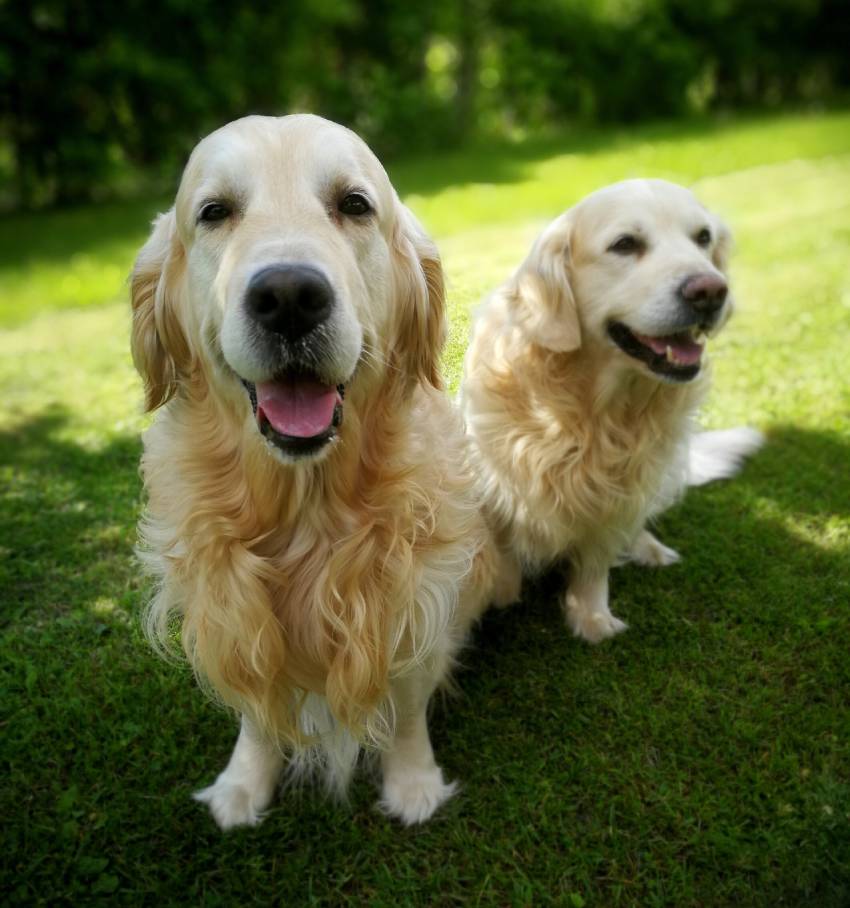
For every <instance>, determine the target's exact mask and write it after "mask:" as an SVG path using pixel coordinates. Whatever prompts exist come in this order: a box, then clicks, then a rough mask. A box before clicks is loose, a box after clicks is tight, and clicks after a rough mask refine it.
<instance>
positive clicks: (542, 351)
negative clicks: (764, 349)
mask: <svg viewBox="0 0 850 908" xmlns="http://www.w3.org/2000/svg"><path fill="white" fill-rule="evenodd" d="M729 244H730V235H729V231H728V230H727V229H726V227H725V226H724V225H723V224H722V223H721V222H720V220H719V219H718V218H717V217H715V216H714V215H712V214H710V213H709V212H708V211H706V209H705V208H704V207H703V206H702V205H701V204H700V203H699V202H698V201H697V200H696V199H695V198H694V196H693V195H692V194H691V193H690V192H689V191H688V190H686V189H684V188H682V187H680V186H676V185H673V184H671V183H667V182H664V181H661V180H630V181H626V182H623V183H618V184H616V185H613V186H610V187H607V188H605V189H602V190H600V191H598V192H595V193H594V194H592V195H591V196H589V197H588V198H586V199H585V200H583V201H582V202H580V203H579V204H578V205H576V206H575V207H574V208H572V209H570V210H569V211H567V212H566V213H565V214H563V215H561V216H560V217H559V218H557V219H556V220H555V221H554V222H553V223H552V224H551V225H550V226H549V227H548V228H547V229H546V230H545V231H544V232H543V234H542V235H541V236H540V237H539V238H538V240H537V241H536V242H535V244H534V246H533V248H532V250H531V252H530V254H529V255H528V257H527V259H526V260H525V261H524V262H523V264H522V265H521V266H520V268H519V269H518V270H517V272H516V273H515V274H514V276H513V277H512V278H511V279H510V280H508V281H507V282H506V283H505V284H504V285H503V286H502V287H500V288H499V289H498V290H497V291H496V292H495V293H494V294H493V295H492V296H491V297H490V298H489V300H488V301H487V302H486V303H485V304H484V306H483V308H482V310H481V312H480V313H479V315H478V317H477V320H476V322H475V327H474V332H473V338H472V342H471V345H470V347H469V350H468V352H467V356H466V362H465V371H464V379H463V384H462V389H461V403H462V407H463V413H464V418H465V421H466V426H467V431H468V433H469V435H470V437H471V439H472V443H473V447H474V451H475V458H476V461H477V470H478V471H479V474H480V477H481V480H480V488H481V490H482V496H483V500H484V501H485V502H486V507H487V509H488V512H489V515H490V518H491V521H492V524H493V527H494V531H495V532H496V533H497V536H498V538H499V542H500V544H501V547H502V549H503V550H504V553H505V556H506V559H507V560H506V564H505V571H506V579H505V580H503V585H504V587H505V589H506V590H507V591H508V593H507V595H503V596H502V601H503V603H505V602H506V601H509V600H510V598H511V594H510V593H511V590H514V591H515V590H516V589H517V587H518V582H519V575H520V572H521V571H522V569H532V570H534V569H539V568H541V567H543V566H546V565H549V564H552V563H554V562H556V561H558V560H560V559H562V558H564V557H565V556H566V557H567V558H568V559H569V565H570V577H569V588H568V590H567V592H566V595H565V598H564V610H565V613H566V618H567V621H568V623H569V626H570V627H571V628H572V630H573V631H574V633H575V634H576V635H577V636H580V637H583V638H584V639H586V640H589V641H592V642H597V641H599V640H602V639H604V638H606V637H610V636H612V635H613V634H615V633H617V632H618V631H621V630H623V629H624V628H625V626H626V625H625V624H624V623H623V622H622V621H621V620H620V619H618V618H616V617H615V616H614V615H612V613H611V611H610V609H609V607H608V571H609V568H610V567H611V566H612V565H614V564H615V563H617V562H618V561H619V560H621V559H622V558H624V557H630V558H632V559H634V560H636V561H638V562H641V563H644V564H651V565H662V564H670V563H672V562H673V561H676V560H677V559H678V555H677V554H676V552H674V551H673V550H672V549H669V548H667V547H666V546H664V545H662V544H661V543H660V542H659V541H658V540H657V539H655V537H654V536H652V534H651V533H650V532H649V531H648V530H647V529H646V528H645V524H646V522H647V520H649V519H651V518H652V517H653V516H654V515H656V514H658V513H659V512H660V511H661V510H663V509H664V508H665V507H667V506H668V505H669V504H671V503H672V501H673V500H674V499H675V498H676V496H677V495H678V494H679V493H680V492H681V491H682V490H683V489H684V487H685V485H686V483H687V482H688V481H690V484H698V483H701V482H707V481H709V480H711V479H716V478H720V477H724V476H729V475H732V474H733V473H734V472H735V470H736V469H737V467H738V464H739V463H740V460H741V459H742V458H743V457H744V456H745V455H746V454H748V453H749V452H751V451H753V450H755V449H756V448H757V447H758V446H759V444H760V443H761V436H760V435H759V433H757V432H755V431H754V430H751V429H746V428H741V429H730V430H725V431H721V432H708V433H701V434H699V435H693V433H692V426H693V420H694V415H695V411H696V409H697V407H698V406H699V404H700V401H701V400H702V399H703V396H704V394H705V391H706V388H707V384H708V377H707V371H708V370H707V363H706V357H705V354H704V349H703V348H704V341H705V338H706V337H709V336H713V335H715V334H716V333H717V332H718V331H719V330H720V329H721V328H722V326H723V325H724V323H725V322H726V320H727V319H728V317H729V315H730V313H731V311H732V300H731V298H730V296H729V293H728V286H727V280H726V277H725V271H726V260H727V253H728V250H729ZM689 449H690V450H689ZM689 454H690V456H689ZM689 468H690V475H689Z"/></svg>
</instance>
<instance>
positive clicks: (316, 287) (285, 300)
mask: <svg viewBox="0 0 850 908" xmlns="http://www.w3.org/2000/svg"><path fill="white" fill-rule="evenodd" d="M332 304H333V290H332V289H331V285H330V284H329V283H328V280H327V278H326V277H325V276H324V275H323V274H322V273H321V272H320V271H317V270H316V269H315V268H312V267H311V266H310V265H274V266H273V267H271V268H263V270H262V271H258V272H257V273H256V274H255V275H254V276H253V277H252V278H251V281H250V283H249V284H248V290H247V292H246V294H245V305H246V306H247V307H248V312H249V313H250V314H251V315H252V316H253V317H254V319H255V320H256V321H257V322H259V324H261V325H262V326H263V327H264V328H265V329H267V330H268V331H273V332H274V333H275V334H280V335H282V336H283V337H284V338H286V339H287V340H290V341H294V340H298V338H299V337H303V336H304V335H305V334H307V333H308V332H309V331H312V330H313V328H315V327H316V326H317V325H320V324H321V323H322V322H323V321H325V319H327V317H328V316H329V315H330V312H331V306H332Z"/></svg>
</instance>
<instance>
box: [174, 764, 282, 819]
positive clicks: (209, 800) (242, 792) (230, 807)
mask: <svg viewBox="0 0 850 908" xmlns="http://www.w3.org/2000/svg"><path fill="white" fill-rule="evenodd" d="M192 797H193V798H194V799H195V800H196V801H200V802H201V803H202V804H206V805H207V806H208V807H209V809H210V813H212V815H213V819H214V820H215V821H216V823H217V824H218V826H219V827H220V828H221V829H222V830H224V831H227V830H228V829H234V828H236V827H237V826H256V825H257V824H258V823H260V822H262V820H263V817H264V815H265V814H264V811H265V809H266V808H267V807H268V806H269V804H270V803H271V800H272V794H264V795H263V796H259V797H258V795H257V793H256V792H251V791H250V790H249V789H248V788H247V787H246V786H245V785H241V784H240V783H238V782H233V781H231V780H229V779H227V778H225V775H224V773H222V774H221V775H220V776H219V777H218V778H217V779H216V780H215V782H213V784H212V785H210V786H209V787H208V788H203V789H201V790H200V791H196V792H195V794H193V795H192Z"/></svg>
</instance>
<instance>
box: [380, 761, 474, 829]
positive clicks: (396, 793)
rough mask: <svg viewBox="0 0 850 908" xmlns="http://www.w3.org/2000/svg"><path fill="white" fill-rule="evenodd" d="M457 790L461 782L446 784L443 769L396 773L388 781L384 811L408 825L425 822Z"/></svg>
mask: <svg viewBox="0 0 850 908" xmlns="http://www.w3.org/2000/svg"><path fill="white" fill-rule="evenodd" d="M456 791H457V783H456V782H451V783H449V784H446V782H444V781H443V771H442V769H440V767H439V766H435V767H434V768H433V769H417V770H413V771H408V772H399V773H394V774H393V775H392V776H390V777H389V778H385V779H384V787H383V790H382V792H381V800H380V801H379V802H378V806H379V807H380V809H381V810H382V811H383V812H384V813H386V814H388V815H389V816H391V817H395V818H396V819H397V820H401V822H402V823H404V825H405V826H413V825H414V824H415V823H424V822H425V821H426V820H427V819H430V817H431V816H432V814H433V813H434V811H435V810H436V809H437V808H438V807H439V806H440V805H441V804H445V802H446V801H448V799H449V798H450V797H451V796H452V795H453V794H454V793H455V792H456Z"/></svg>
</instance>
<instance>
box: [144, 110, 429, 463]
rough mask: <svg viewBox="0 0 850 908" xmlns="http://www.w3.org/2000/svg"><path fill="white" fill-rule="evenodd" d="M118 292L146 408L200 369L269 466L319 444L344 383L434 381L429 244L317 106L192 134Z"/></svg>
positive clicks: (328, 436)
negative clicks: (258, 440) (248, 419)
mask: <svg viewBox="0 0 850 908" xmlns="http://www.w3.org/2000/svg"><path fill="white" fill-rule="evenodd" d="M132 302H133V339H132V346H133V356H134V360H135V362H136V365H137V368H138V369H139V371H140V373H141V374H142V376H143V378H144V379H145V385H146V404H147V408H148V409H155V408H156V407H158V406H160V405H162V404H163V403H165V402H166V401H168V400H169V399H170V398H171V397H172V396H173V395H174V394H175V393H177V392H178V390H179V388H180V385H181V383H182V382H185V381H187V380H188V379H189V378H190V377H191V376H192V375H196V374H198V373H200V374H203V375H204V377H205V380H206V381H208V382H209V383H210V384H212V385H214V386H215V387H214V392H215V393H217V394H219V395H221V396H222V397H223V398H229V399H230V400H231V401H232V402H233V404H234V406H236V407H242V408H243V409H244V410H245V412H246V414H247V413H248V412H250V411H251V410H253V418H254V421H255V423H256V430H257V431H258V432H260V433H262V434H263V435H264V436H265V438H266V439H267V440H268V442H269V446H270V449H271V450H273V451H274V452H275V453H276V454H277V456H278V457H279V458H280V459H282V460H283V461H285V462H291V461H293V460H303V459H309V458H315V457H317V456H320V455H322V454H323V453H324V452H325V451H326V450H327V449H328V448H329V446H330V445H331V443H332V442H333V441H334V439H335V438H336V437H337V435H338V433H339V430H340V425H341V423H342V420H343V417H344V408H345V406H346V403H345V396H346V389H347V388H349V386H351V385H352V384H359V385H361V386H363V387H364V388H366V387H367V386H369V385H370V383H371V384H373V385H374V384H375V383H376V382H380V381H382V380H385V381H393V382H396V383H399V382H401V383H403V384H404V386H405V389H406V390H405V391H403V392H402V393H406V391H407V390H409V389H410V388H411V387H412V386H413V385H415V384H416V383H417V382H426V383H431V384H435V385H438V384H439V372H438V360H439V355H440V351H441V347H442V343H443V339H444V335H445V317H444V299H443V278H442V270H441V267H440V262H439V257H438V255H437V252H436V249H435V248H434V246H433V244H432V243H431V242H430V240H429V239H428V238H427V236H426V235H425V233H424V231H423V230H422V228H421V227H420V226H419V224H418V223H417V222H416V220H415V218H414V217H413V215H412V214H411V213H410V212H409V211H408V210H407V209H406V208H405V207H404V206H403V205H402V204H401V202H400V201H399V199H398V197H397V195H396V193H395V191H394V189H393V187H392V186H391V184H390V182H389V179H388V178H387V175H386V173H385V171H384V169H383V167H382V166H381V164H380V163H379V161H378V160H377V158H376V157H375V156H374V155H373V154H372V152H371V151H370V150H369V148H368V147H367V146H366V145H365V144H364V143H363V142H362V141H361V140H360V139H359V138H358V137H357V136H356V135H355V134H354V133H352V132H351V131H350V130H348V129H345V128H344V127H342V126H338V125H336V124H334V123H330V122H328V121H327V120H323V119H321V118H319V117H315V116H309V115H295V116H288V117H281V118H273V117H257V116H255V117H246V118H245V119H242V120H237V121H235V122H233V123H230V124H228V125H227V126H224V127H223V128H222V129H219V130H218V131H216V132H214V133H212V134H211V135H210V136H208V137H207V138H205V139H204V140H203V141H202V142H201V143H200V144H199V145H198V146H197V147H196V148H195V150H194V152H193V153H192V156H191V158H190V159H189V162H188V164H187V166H186V169H185V171H184V173H183V178H182V181H181V184H180V189H179V191H178V193H177V200H176V203H175V205H174V207H173V208H172V209H171V210H170V211H169V212H167V213H166V214H163V215H161V216H160V217H159V218H158V220H157V221H156V222H155V224H154V229H153V233H152V235H151V237H150V239H149V240H148V242H147V244H146V245H145V247H144V248H143V249H142V251H141V252H140V254H139V257H138V259H137V261H136V265H135V268H134V271H133V277H132Z"/></svg>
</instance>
